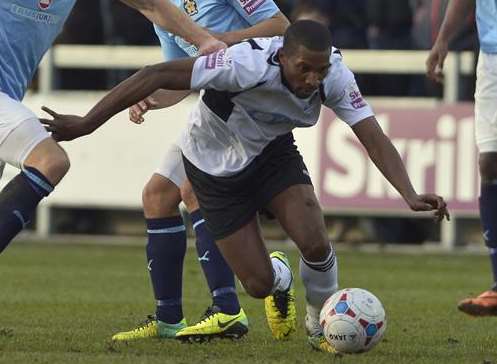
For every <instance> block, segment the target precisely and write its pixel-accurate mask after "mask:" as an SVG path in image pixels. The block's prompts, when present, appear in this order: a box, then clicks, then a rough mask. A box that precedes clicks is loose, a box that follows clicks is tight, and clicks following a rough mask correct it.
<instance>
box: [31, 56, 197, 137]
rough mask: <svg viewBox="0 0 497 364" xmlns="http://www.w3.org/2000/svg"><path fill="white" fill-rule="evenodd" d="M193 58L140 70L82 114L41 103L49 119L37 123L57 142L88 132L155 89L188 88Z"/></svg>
mask: <svg viewBox="0 0 497 364" xmlns="http://www.w3.org/2000/svg"><path fill="white" fill-rule="evenodd" d="M195 61H196V58H185V59H181V60H176V61H171V62H166V63H159V64H156V65H153V66H147V67H145V68H143V69H141V70H140V71H138V72H137V73H135V74H134V75H133V76H131V77H130V78H128V79H126V80H124V81H123V82H121V83H120V84H119V85H117V86H116V87H114V88H113V89H112V90H111V91H110V92H109V93H108V94H107V95H106V96H104V98H103V99H102V100H100V101H99V102H98V103H97V104H96V105H95V106H94V107H93V108H92V109H91V110H90V111H89V112H88V114H87V115H86V116H84V117H80V116H76V115H61V114H58V113H56V112H55V111H52V110H50V109H49V108H47V107H45V106H44V107H43V108H42V109H43V110H44V111H46V112H47V113H48V114H50V115H51V116H52V117H53V120H48V119H41V122H42V123H43V124H44V125H45V127H46V129H47V130H48V131H50V132H52V133H53V135H52V136H53V137H54V138H55V139H56V140H59V141H62V140H73V139H76V138H78V137H80V136H83V135H87V134H91V133H92V132H93V131H95V130H96V129H98V128H99V127H100V126H101V125H103V124H104V123H105V122H106V121H107V120H109V119H110V118H111V117H112V116H114V115H115V114H117V113H119V112H120V111H122V110H124V109H126V108H128V107H129V106H131V105H134V104H136V103H137V102H139V101H141V100H143V99H144V98H146V97H147V96H148V95H150V94H152V93H153V92H154V91H156V90H158V89H161V88H164V89H168V90H189V89H190V87H191V86H190V81H191V77H192V70H193V64H194V63H195Z"/></svg>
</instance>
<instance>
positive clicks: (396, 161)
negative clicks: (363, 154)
mask: <svg viewBox="0 0 497 364" xmlns="http://www.w3.org/2000/svg"><path fill="white" fill-rule="evenodd" d="M352 130H353V131H354V133H355V134H356V135H357V137H358V138H359V140H360V142H361V143H362V145H364V147H365V148H366V150H367V152H368V154H369V157H370V158H371V160H372V161H373V162H374V164H375V165H376V167H378V169H379V170H380V171H381V173H382V174H383V175H384V176H385V178H386V179H387V180H388V181H389V182H390V183H391V184H392V186H394V187H395V189H396V190H397V191H399V193H400V194H401V196H402V197H403V198H404V200H405V201H406V203H407V204H408V205H409V207H410V208H411V209H412V210H414V211H435V217H436V218H437V220H438V221H441V220H442V219H443V218H444V217H446V218H447V219H449V218H450V217H449V213H448V211H447V205H446V203H445V201H444V200H443V198H442V197H440V196H437V195H435V194H424V195H418V194H417V193H416V191H415V190H414V188H413V186H412V184H411V181H410V179H409V176H408V175H407V171H406V169H405V166H404V163H403V162H402V159H401V158H400V155H399V153H398V152H397V149H395V147H394V146H393V144H392V142H391V141H390V139H389V138H388V137H387V136H386V135H385V134H384V133H383V130H381V127H380V125H379V124H378V122H377V121H376V118H375V117H374V116H371V117H368V118H366V119H364V120H362V121H360V122H359V123H357V124H355V125H354V126H353V127H352Z"/></svg>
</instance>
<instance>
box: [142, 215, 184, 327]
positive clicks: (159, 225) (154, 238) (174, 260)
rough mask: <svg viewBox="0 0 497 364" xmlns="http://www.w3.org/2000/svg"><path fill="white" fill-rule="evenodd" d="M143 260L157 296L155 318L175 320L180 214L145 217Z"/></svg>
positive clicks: (179, 287) (180, 251) (178, 317)
mask: <svg viewBox="0 0 497 364" xmlns="http://www.w3.org/2000/svg"><path fill="white" fill-rule="evenodd" d="M147 233H148V244H147V261H148V269H149V271H150V279H151V280H152V286H153V288H154V294H155V299H156V300H157V310H156V315H157V319H158V320H160V321H163V322H167V323H170V324H175V323H178V322H180V321H181V320H182V319H183V309H182V305H181V297H182V285H183V260H184V258H185V252H186V230H185V225H184V223H183V219H182V218H181V216H175V217H167V218H160V219H147Z"/></svg>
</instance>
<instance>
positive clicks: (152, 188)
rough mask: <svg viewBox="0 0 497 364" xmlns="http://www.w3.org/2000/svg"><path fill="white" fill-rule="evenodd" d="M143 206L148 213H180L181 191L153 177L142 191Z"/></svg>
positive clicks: (164, 214) (163, 214)
mask: <svg viewBox="0 0 497 364" xmlns="http://www.w3.org/2000/svg"><path fill="white" fill-rule="evenodd" d="M142 202H143V208H144V210H145V214H146V215H152V216H172V215H177V214H178V211H179V210H178V205H179V192H178V191H177V188H176V190H174V187H172V188H168V185H167V184H164V183H158V182H157V181H156V180H154V178H152V179H151V180H150V181H149V182H148V183H147V184H146V185H145V187H144V188H143V191H142Z"/></svg>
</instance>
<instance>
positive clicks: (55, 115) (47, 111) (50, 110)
mask: <svg viewBox="0 0 497 364" xmlns="http://www.w3.org/2000/svg"><path fill="white" fill-rule="evenodd" d="M41 109H42V110H43V111H45V112H46V113H47V114H49V115H50V116H52V117H54V118H56V117H58V116H59V114H57V113H56V112H55V111H53V110H52V109H50V108H48V107H46V106H42V107H41Z"/></svg>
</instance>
